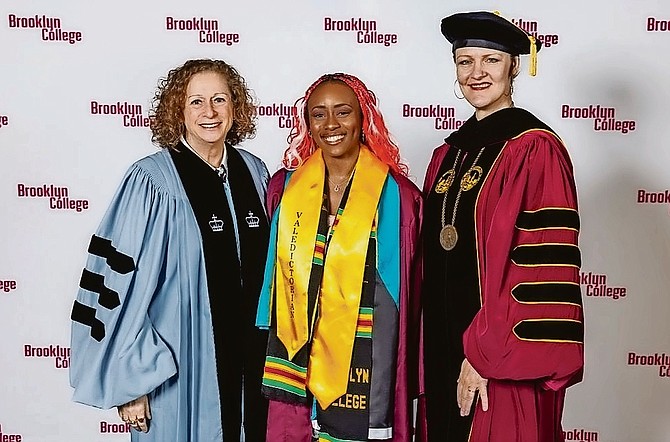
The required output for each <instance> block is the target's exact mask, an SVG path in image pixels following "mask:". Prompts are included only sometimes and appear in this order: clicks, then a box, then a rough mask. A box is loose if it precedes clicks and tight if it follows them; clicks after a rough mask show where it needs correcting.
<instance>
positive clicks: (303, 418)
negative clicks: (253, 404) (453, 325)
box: [257, 73, 422, 442]
mask: <svg viewBox="0 0 670 442" xmlns="http://www.w3.org/2000/svg"><path fill="white" fill-rule="evenodd" d="M297 106H298V112H297V114H296V115H295V117H294V125H293V130H292V132H291V134H290V136H289V139H288V141H289V147H288V149H287V150H286V152H285V154H284V159H283V164H284V168H283V169H281V170H279V171H278V172H277V173H276V174H275V175H274V176H273V177H272V179H271V180H270V184H269V189H268V200H267V204H268V210H269V215H270V216H271V217H272V226H271V234H270V250H269V253H268V260H267V263H266V269H265V281H264V284H263V287H264V288H263V292H262V294H261V301H260V303H259V310H258V316H257V325H258V326H259V327H262V328H268V329H269V330H270V339H269V342H268V350H267V357H266V360H265V369H264V375H263V386H262V391H263V394H264V395H265V396H266V397H267V398H268V399H270V409H269V415H268V430H267V441H268V442H279V441H283V442H303V441H304V442H310V441H312V440H313V439H312V438H316V439H318V440H323V441H341V440H347V441H368V440H389V441H411V440H412V419H411V416H412V406H411V404H412V399H413V398H414V397H416V395H417V390H418V348H419V333H418V331H419V317H420V316H419V315H420V302H419V299H418V296H417V294H418V293H419V290H418V289H417V287H418V284H419V283H420V281H419V280H420V275H421V271H420V270H421V269H420V260H419V259H418V253H416V246H417V244H418V241H419V231H420V227H421V209H422V200H421V194H420V192H419V190H418V189H417V187H416V186H415V185H414V184H413V183H412V182H411V181H410V180H409V179H407V166H406V165H404V164H403V163H402V162H401V160H400V154H399V151H398V147H397V146H396V145H395V143H394V142H393V141H392V140H391V137H390V135H389V132H388V129H387V128H386V124H385V123H384V119H383V117H382V115H381V113H380V111H379V109H378V107H377V99H376V97H375V95H374V93H372V91H370V90H369V89H368V88H367V87H366V86H365V84H363V82H362V81H360V80H359V79H358V78H356V77H354V76H352V75H347V74H341V73H337V74H327V75H323V76H322V77H320V78H319V79H318V80H317V81H316V82H314V83H313V84H312V85H311V86H310V87H309V88H308V89H307V92H306V93H305V96H304V97H303V98H301V99H300V100H298V102H297Z"/></svg>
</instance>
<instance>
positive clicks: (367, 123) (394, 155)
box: [282, 73, 409, 176]
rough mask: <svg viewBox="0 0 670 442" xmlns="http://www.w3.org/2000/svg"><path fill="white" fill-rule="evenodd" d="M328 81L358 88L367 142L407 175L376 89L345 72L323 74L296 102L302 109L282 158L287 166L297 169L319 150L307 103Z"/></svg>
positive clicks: (385, 161) (383, 160)
mask: <svg viewBox="0 0 670 442" xmlns="http://www.w3.org/2000/svg"><path fill="white" fill-rule="evenodd" d="M327 81H340V82H342V83H344V84H346V85H347V86H349V87H350V88H351V89H352V90H353V91H354V93H355V94H356V98H357V99H358V104H359V105H360V107H361V113H362V114H363V122H362V126H363V127H362V134H363V136H364V138H363V140H364V141H363V144H365V146H367V148H368V149H370V151H371V152H372V153H373V154H374V155H375V156H376V157H377V158H379V159H380V160H381V161H382V162H384V163H385V164H387V165H388V166H389V168H390V169H391V170H392V171H394V172H396V173H399V174H401V175H404V176H407V174H408V172H409V168H408V167H407V165H406V164H404V163H403V162H402V161H401V159H400V151H399V149H398V146H397V145H396V144H395V143H394V142H393V140H391V135H390V134H389V131H388V129H387V128H386V124H385V123H384V117H382V114H381V112H380V111H379V107H378V105H377V97H376V96H375V94H374V92H372V91H371V90H370V89H368V88H367V86H365V84H364V83H363V82H362V81H361V80H359V79H358V78H356V77H354V76H353V75H349V74H343V73H335V74H325V75H322V76H321V77H320V78H319V79H318V80H316V81H315V82H314V83H312V85H311V86H310V87H309V88H308V89H307V91H306V92H305V96H304V97H302V98H299V99H298V100H297V101H296V103H295V106H296V107H297V109H298V112H297V113H296V114H295V115H293V129H291V133H290V134H289V136H288V140H287V141H288V144H289V146H288V148H287V149H286V151H285V152H284V158H283V159H282V164H283V165H284V167H285V168H287V169H289V170H294V169H297V168H298V167H300V165H302V163H304V162H305V160H307V158H309V157H310V156H311V155H312V154H313V153H314V152H315V151H316V149H317V146H316V143H315V142H314V140H313V139H312V137H311V136H310V134H309V117H308V109H307V102H308V101H309V97H310V96H311V95H312V92H314V90H315V89H316V88H317V87H318V86H319V85H320V84H321V83H325V82H327Z"/></svg>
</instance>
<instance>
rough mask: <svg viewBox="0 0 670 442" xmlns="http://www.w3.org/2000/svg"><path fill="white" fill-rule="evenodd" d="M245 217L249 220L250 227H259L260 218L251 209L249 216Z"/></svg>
mask: <svg viewBox="0 0 670 442" xmlns="http://www.w3.org/2000/svg"><path fill="white" fill-rule="evenodd" d="M244 219H245V220H247V224H248V225H249V228H255V227H258V226H259V224H260V219H259V218H258V217H257V216H255V215H254V214H253V212H252V211H251V210H250V211H249V216H247V217H246V218H244Z"/></svg>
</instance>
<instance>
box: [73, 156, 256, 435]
mask: <svg viewBox="0 0 670 442" xmlns="http://www.w3.org/2000/svg"><path fill="white" fill-rule="evenodd" d="M238 151H239V152H240V154H241V155H242V157H243V159H244V160H245V163H246V164H247V166H248V168H249V170H250V172H251V175H252V177H253V179H254V184H255V186H256V190H257V192H258V194H259V196H260V198H261V201H265V192H266V188H267V181H268V172H267V169H266V167H265V164H264V163H263V162H262V161H261V160H260V159H259V158H257V157H255V156H253V155H252V154H250V153H248V152H246V151H243V150H240V149H238ZM96 236H98V237H100V238H103V239H105V240H111V247H113V248H114V249H115V250H116V251H117V252H120V253H123V254H125V255H127V256H129V257H131V258H132V260H133V262H134V270H132V271H129V272H127V273H125V274H124V273H121V272H120V271H119V266H116V265H111V267H110V263H109V261H110V260H109V259H107V258H104V257H101V256H97V255H96V254H94V253H89V257H88V261H87V263H86V270H88V271H89V272H92V273H93V274H97V275H101V276H102V277H103V278H104V279H103V280H102V282H103V284H104V287H106V289H104V288H103V291H106V293H107V295H106V296H107V297H110V296H111V297H112V298H114V296H115V295H114V293H112V292H109V290H111V291H113V292H116V293H118V298H119V301H120V304H119V305H118V306H116V307H114V308H112V309H109V308H108V307H109V306H110V303H108V302H103V304H106V305H107V306H108V307H105V306H103V305H101V304H100V303H99V294H98V293H95V292H92V291H88V290H85V289H81V288H80V289H79V292H78V294H77V302H78V303H80V304H83V305H84V306H87V307H91V308H93V309H95V318H96V319H97V320H99V321H100V322H101V323H102V324H103V325H104V333H105V336H104V338H102V340H100V341H98V340H96V339H94V338H93V337H92V329H91V327H89V326H87V325H84V324H82V323H80V322H75V321H73V322H72V343H71V347H72V356H71V368H70V383H71V385H72V386H73V387H74V389H75V391H74V397H73V400H74V401H76V402H80V403H84V404H88V405H92V406H95V407H99V408H105V409H107V408H111V407H114V406H118V405H121V404H124V403H126V402H129V401H131V400H133V399H136V398H138V397H140V396H143V395H145V394H148V395H149V403H150V407H151V414H152V420H151V422H150V430H149V432H148V433H139V432H137V431H135V430H133V431H132V436H131V440H133V441H142V442H147V441H156V442H167V441H180V442H182V441H183V442H186V441H192V442H210V441H222V439H223V436H222V429H221V406H220V401H219V391H218V383H217V370H216V361H215V351H214V338H213V332H212V317H211V312H210V305H209V295H208V291H207V277H206V273H205V260H204V256H203V250H202V240H201V236H200V232H199V228H198V224H197V222H196V219H195V215H194V214H193V210H192V209H191V206H190V204H189V200H188V197H187V196H186V193H185V191H184V188H183V186H182V183H181V180H180V179H179V175H178V173H177V170H176V168H175V166H174V163H173V161H172V158H171V157H170V154H169V152H168V151H167V150H165V149H163V150H161V151H160V152H157V153H155V154H153V155H150V156H148V157H145V158H143V159H141V160H139V161H138V162H136V163H135V164H134V165H132V166H131V167H130V169H129V170H128V172H127V173H126V176H125V178H124V179H123V181H122V183H121V186H120V188H119V189H118V191H117V193H116V195H115V196H114V199H113V201H112V203H111V205H110V207H109V209H108V210H107V213H106V214H105V216H104V218H103V220H102V222H101V224H100V227H99V228H98V231H97V232H96ZM116 258H118V255H117V256H116ZM112 263H114V261H113V260H112ZM112 267H115V268H116V271H115V270H113V269H112ZM123 271H126V270H125V269H124V270H123ZM221 271H225V270H223V269H222V270H221ZM97 278H98V280H100V279H99V278H100V277H97ZM113 304H114V303H112V305H113ZM96 336H98V337H99V335H96ZM220 363H225V361H220Z"/></svg>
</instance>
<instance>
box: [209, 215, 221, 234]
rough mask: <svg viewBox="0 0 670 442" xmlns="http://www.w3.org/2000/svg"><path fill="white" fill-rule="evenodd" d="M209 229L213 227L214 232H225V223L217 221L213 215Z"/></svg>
mask: <svg viewBox="0 0 670 442" xmlns="http://www.w3.org/2000/svg"><path fill="white" fill-rule="evenodd" d="M209 227H211V229H212V232H223V221H221V220H220V219H217V218H216V215H212V219H211V221H210V222H209Z"/></svg>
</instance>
